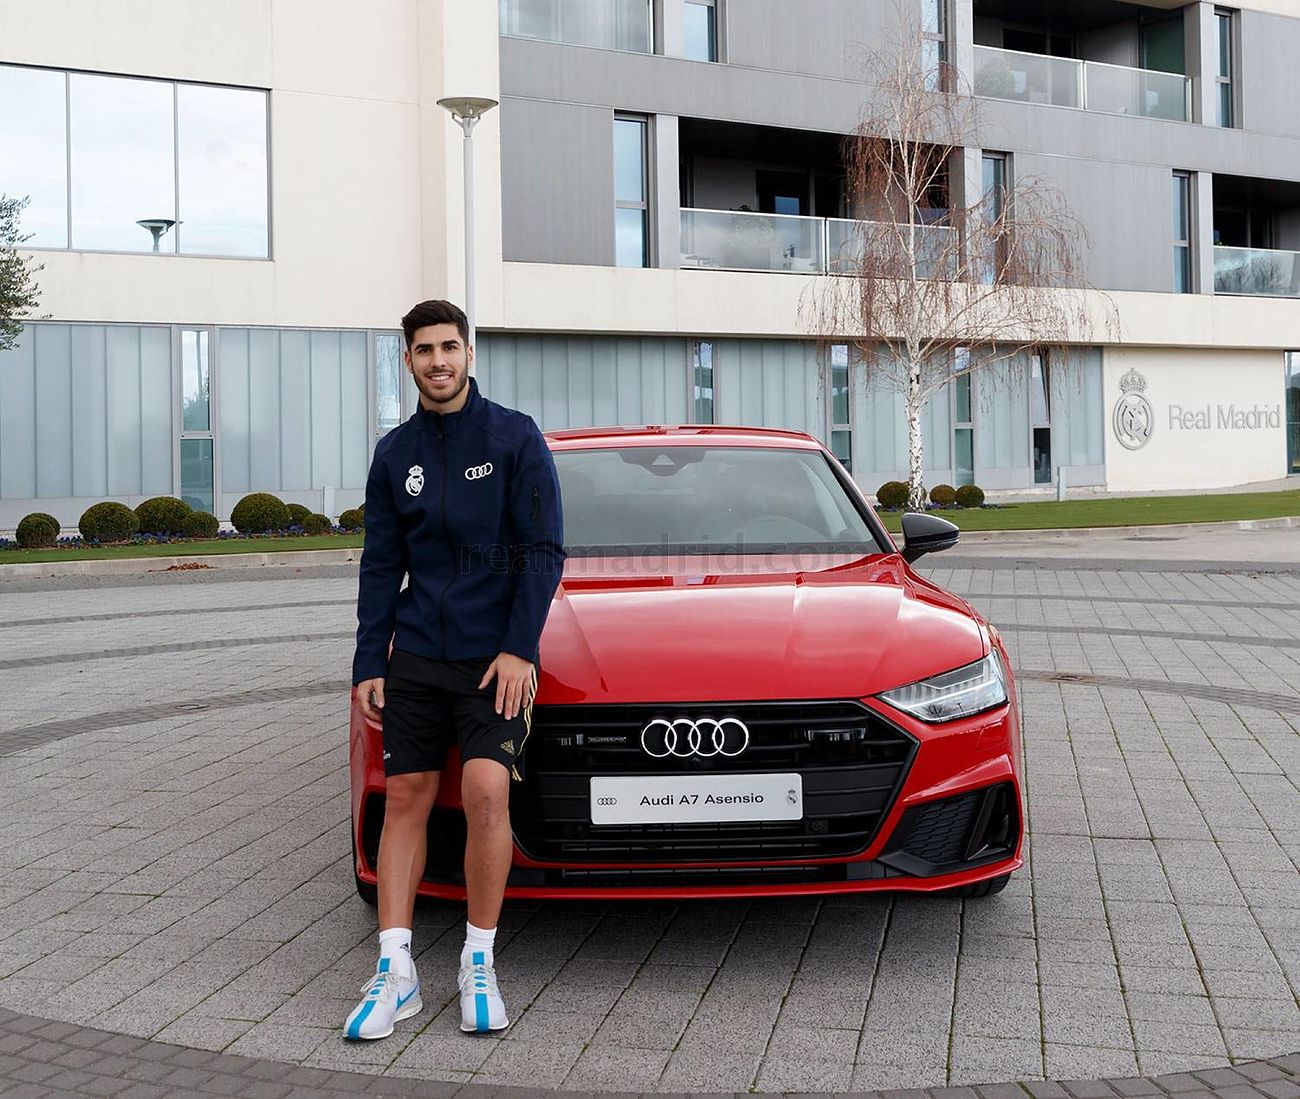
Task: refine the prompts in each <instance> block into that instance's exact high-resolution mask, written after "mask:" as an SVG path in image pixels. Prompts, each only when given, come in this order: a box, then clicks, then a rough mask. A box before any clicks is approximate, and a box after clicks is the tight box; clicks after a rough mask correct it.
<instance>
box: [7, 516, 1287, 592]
mask: <svg viewBox="0 0 1300 1099" xmlns="http://www.w3.org/2000/svg"><path fill="white" fill-rule="evenodd" d="M1290 529H1300V516H1298V515H1284V516H1281V517H1279V518H1277V519H1235V520H1230V521H1228V522H1224V523H1153V524H1149V525H1147V526H1138V527H1051V528H1046V529H1031V530H964V531H962V532H961V539H962V541H963V542H966V543H967V544H971V543H978V542H998V541H1001V540H1005V541H1026V540H1027V541H1037V540H1043V539H1049V538H1061V537H1070V536H1073V535H1084V536H1086V535H1112V536H1115V535H1119V536H1123V537H1129V538H1133V537H1142V536H1151V535H1159V534H1192V533H1195V532H1197V531H1214V530H1290ZM360 560H361V548H360V547H359V546H358V547H356V548H353V549H337V550H284V551H282V552H271V553H260V552H259V553H217V554H206V555H195V556H193V557H185V556H183V555H180V554H177V555H176V556H175V557H123V558H114V559H109V560H101V561H42V562H39V563H36V564H30V565H29V564H8V565H0V580H32V579H39V578H43V577H57V576H139V575H141V574H143V573H150V572H167V571H168V570H169V569H171V568H172V567H173V566H175V565H201V566H204V567H205V568H210V569H255V568H265V567H266V566H268V565H275V566H279V567H281V568H284V567H288V568H295V567H296V568H311V567H313V566H318V565H355V564H357V562H359V561H360ZM177 571H179V570H177Z"/></svg>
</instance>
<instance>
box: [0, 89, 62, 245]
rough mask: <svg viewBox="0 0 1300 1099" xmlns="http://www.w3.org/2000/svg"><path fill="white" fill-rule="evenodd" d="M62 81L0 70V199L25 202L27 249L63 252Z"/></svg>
mask: <svg viewBox="0 0 1300 1099" xmlns="http://www.w3.org/2000/svg"><path fill="white" fill-rule="evenodd" d="M67 95H68V89H67V76H66V74H64V73H61V72H51V71H49V70H46V69H23V68H18V67H17V66H14V65H0V151H2V154H0V194H3V195H7V196H8V197H10V198H21V197H22V196H24V195H25V196H27V198H29V199H30V202H29V203H28V205H27V207H26V209H24V210H23V213H22V219H21V222H20V224H21V225H22V231H23V233H24V234H27V233H30V234H31V239H30V240H28V241H27V242H26V243H27V246H28V247H29V248H66V247H67V246H68V102H67Z"/></svg>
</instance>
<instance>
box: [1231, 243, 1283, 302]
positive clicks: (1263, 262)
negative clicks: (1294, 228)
mask: <svg viewBox="0 0 1300 1099" xmlns="http://www.w3.org/2000/svg"><path fill="white" fill-rule="evenodd" d="M1214 292H1215V293H1216V294H1249V295H1252V296H1258V297H1272V298H1300V252H1288V251H1284V250H1282V249H1280V248H1232V247H1225V246H1223V245H1218V246H1216V247H1215V249H1214Z"/></svg>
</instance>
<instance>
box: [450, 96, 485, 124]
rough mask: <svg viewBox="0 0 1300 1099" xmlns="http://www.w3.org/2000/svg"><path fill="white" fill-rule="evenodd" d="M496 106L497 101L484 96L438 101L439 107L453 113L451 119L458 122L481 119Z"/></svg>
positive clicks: (453, 97)
mask: <svg viewBox="0 0 1300 1099" xmlns="http://www.w3.org/2000/svg"><path fill="white" fill-rule="evenodd" d="M496 105H497V101H496V100H495V99H485V98H483V97H482V96H474V95H460V96H450V97H448V98H446V99H440V100H438V106H439V107H442V108H443V109H444V110H447V111H449V112H451V117H452V118H454V119H455V120H456V121H457V122H462V121H465V120H469V119H473V120H477V119H480V118H482V117H483V116H484V115H485V114H487V113H488V111H490V110H491V109H492V108H493V107H495V106H496Z"/></svg>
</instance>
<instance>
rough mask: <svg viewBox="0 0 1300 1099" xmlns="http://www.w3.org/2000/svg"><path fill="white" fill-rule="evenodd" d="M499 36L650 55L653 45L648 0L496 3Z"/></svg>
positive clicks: (516, 0) (502, 0)
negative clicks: (499, 18) (498, 12)
mask: <svg viewBox="0 0 1300 1099" xmlns="http://www.w3.org/2000/svg"><path fill="white" fill-rule="evenodd" d="M499 2H500V11H501V33H502V34H504V35H507V36H510V37H513V38H540V39H542V40H543V41H545V42H565V43H568V44H569V45H571V46H596V47H598V48H600V49H605V50H628V51H630V52H632V53H650V52H652V50H653V48H654V46H653V43H654V37H653V33H652V29H651V28H652V25H653V24H652V15H651V8H650V0H599V2H598V3H590V2H586V3H573V2H572V0H561V2H560V3H556V0H499Z"/></svg>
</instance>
